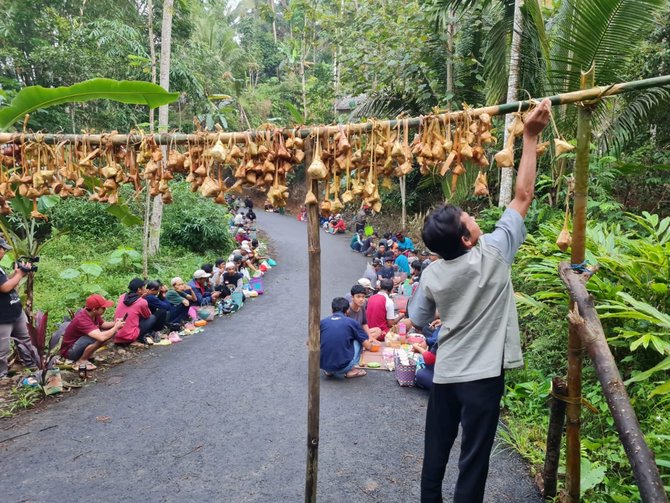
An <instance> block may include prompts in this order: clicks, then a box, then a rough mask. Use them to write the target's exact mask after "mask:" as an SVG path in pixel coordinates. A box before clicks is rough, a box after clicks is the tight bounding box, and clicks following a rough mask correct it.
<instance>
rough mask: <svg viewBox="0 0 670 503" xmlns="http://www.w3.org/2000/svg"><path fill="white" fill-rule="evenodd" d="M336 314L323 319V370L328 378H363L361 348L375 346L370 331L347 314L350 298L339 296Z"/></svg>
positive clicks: (334, 307) (333, 306)
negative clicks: (360, 361)
mask: <svg viewBox="0 0 670 503" xmlns="http://www.w3.org/2000/svg"><path fill="white" fill-rule="evenodd" d="M332 308H333V314H332V315H331V316H329V317H328V318H324V319H323V320H321V360H320V366H321V369H322V370H323V371H324V372H325V373H326V376H327V377H347V378H350V379H351V378H353V377H362V376H364V375H366V372H365V370H363V369H356V368H354V366H355V365H356V364H358V362H359V360H360V358H361V347H364V348H365V349H368V350H369V349H370V347H371V346H372V342H371V340H370V339H369V338H368V334H366V333H365V330H363V327H362V326H361V324H360V323H358V322H357V321H356V320H354V319H352V318H349V317H347V315H346V314H347V311H348V310H349V301H348V300H347V299H345V298H344V297H336V298H334V299H333V303H332Z"/></svg>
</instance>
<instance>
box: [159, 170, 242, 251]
mask: <svg viewBox="0 0 670 503" xmlns="http://www.w3.org/2000/svg"><path fill="white" fill-rule="evenodd" d="M171 188H172V192H173V194H174V203H173V204H170V205H166V206H165V209H164V213H163V223H162V234H161V240H162V242H163V244H164V245H165V246H176V247H183V248H186V249H187V250H190V251H193V252H198V253H202V252H205V251H208V250H212V251H216V252H217V253H219V254H221V255H223V254H225V253H227V252H229V251H230V250H232V249H233V240H232V239H231V237H230V233H229V232H228V220H229V217H230V216H229V214H228V210H227V209H226V208H225V207H224V206H221V205H218V204H216V203H214V202H213V201H211V200H210V199H205V198H204V197H201V196H200V194H198V193H197V192H196V193H194V192H191V191H190V190H189V188H188V184H187V183H184V182H178V183H174V184H172V186H171Z"/></svg>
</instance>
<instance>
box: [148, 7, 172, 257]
mask: <svg viewBox="0 0 670 503" xmlns="http://www.w3.org/2000/svg"><path fill="white" fill-rule="evenodd" d="M173 11H174V0H165V2H164V3H163V22H162V24H161V66H160V85H161V87H162V88H163V89H165V90H166V91H169V90H170V50H171V45H172V14H173ZM168 112H169V108H168V105H163V106H162V107H160V108H159V109H158V132H159V133H165V132H167V130H168ZM166 160H167V148H166V147H165V146H163V160H162V161H161V162H162V164H163V166H164V165H165V162H166ZM162 219H163V199H161V196H160V195H158V196H156V197H154V204H153V209H152V212H151V222H150V231H149V234H150V236H149V254H150V255H156V253H158V250H159V248H160V234H161V220H162Z"/></svg>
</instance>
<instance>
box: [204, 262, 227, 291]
mask: <svg viewBox="0 0 670 503" xmlns="http://www.w3.org/2000/svg"><path fill="white" fill-rule="evenodd" d="M225 263H226V261H225V260H223V259H222V258H217V259H216V260H215V261H214V269H212V278H211V279H210V280H209V284H210V285H211V286H212V288H213V289H214V290H216V289H217V287H218V286H219V285H220V284H221V275H222V274H223V272H224V271H225ZM205 272H207V271H205Z"/></svg>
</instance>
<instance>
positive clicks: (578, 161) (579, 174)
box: [565, 67, 595, 503]
mask: <svg viewBox="0 0 670 503" xmlns="http://www.w3.org/2000/svg"><path fill="white" fill-rule="evenodd" d="M594 80H595V78H594V69H593V67H591V69H590V70H589V71H588V72H587V73H582V85H581V88H582V89H588V88H589V87H592V86H593V85H594ZM591 115H592V108H591V107H590V106H587V105H582V106H580V107H579V115H578V118H577V150H576V154H575V199H574V203H573V209H572V215H573V225H572V256H571V261H572V263H573V264H581V263H582V262H584V255H585V253H586V203H587V201H588V193H589V184H588V183H589V148H590V145H591ZM573 308H574V303H573V302H572V301H571V302H570V310H571V311H572V309H573ZM583 353H584V351H583V348H582V341H581V339H580V337H579V333H578V332H577V329H576V326H575V324H574V323H569V325H568V397H569V402H568V405H567V418H568V428H567V432H566V439H567V442H566V456H565V465H566V466H565V472H566V493H567V498H566V501H567V502H568V503H577V502H579V500H580V479H581V473H580V470H581V453H580V452H581V451H580V444H581V442H580V439H579V434H580V422H581V397H582V359H583Z"/></svg>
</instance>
